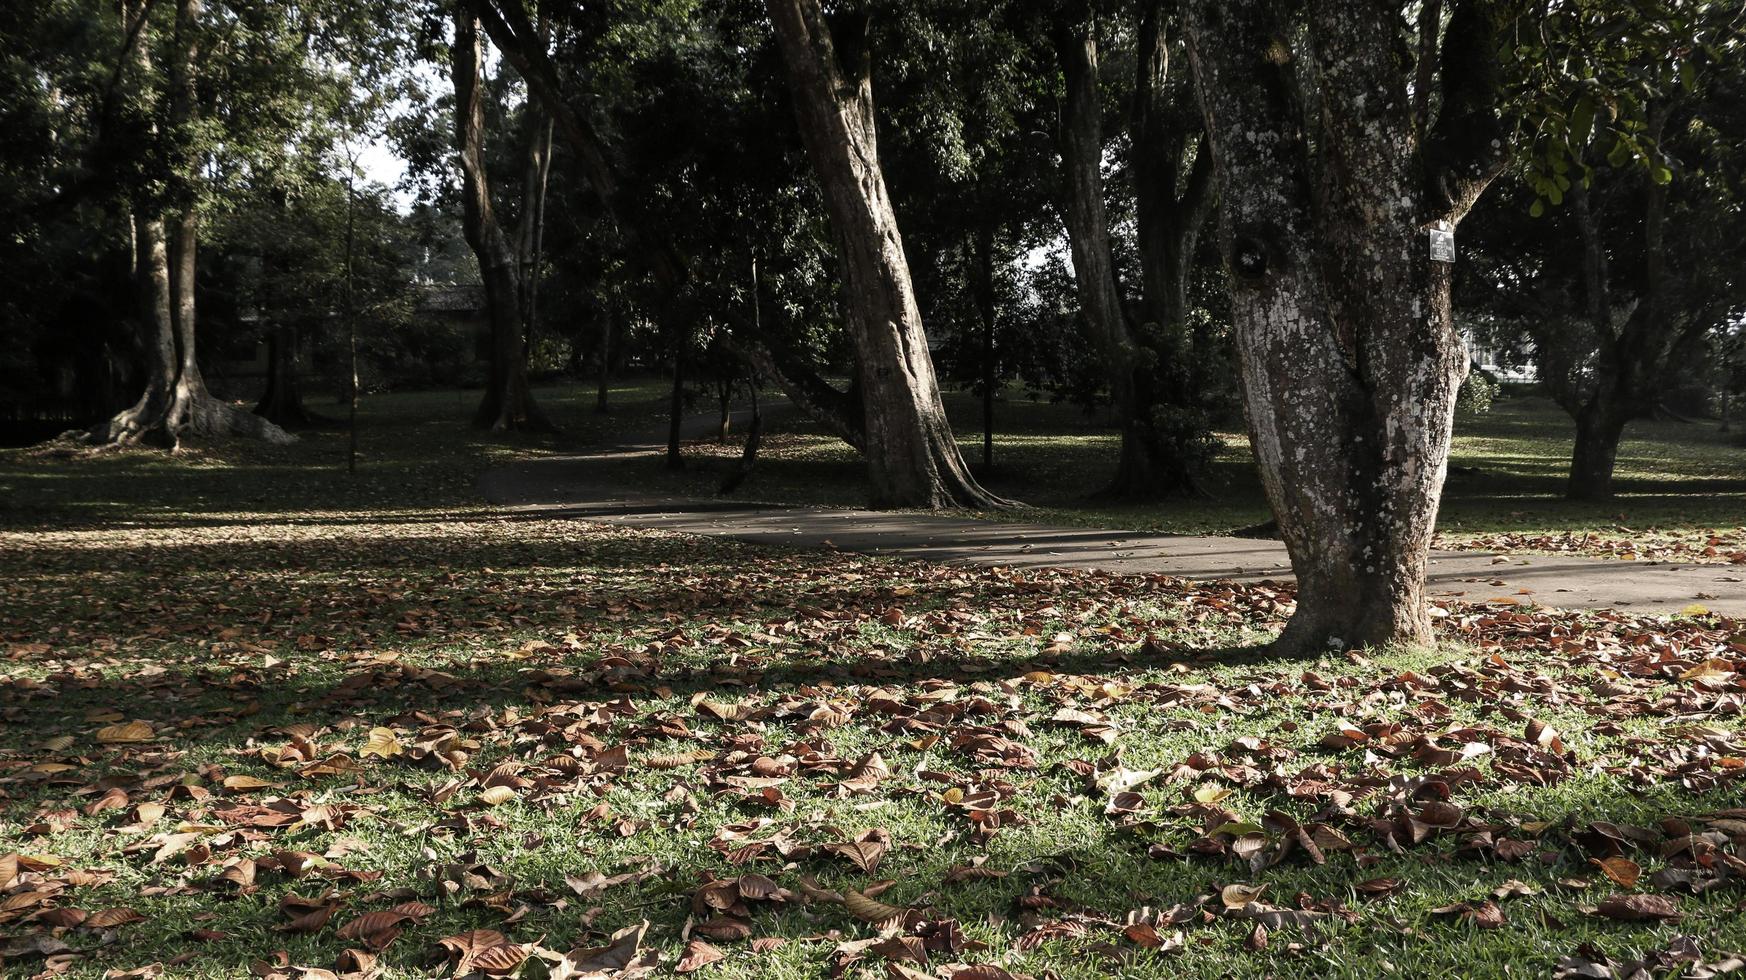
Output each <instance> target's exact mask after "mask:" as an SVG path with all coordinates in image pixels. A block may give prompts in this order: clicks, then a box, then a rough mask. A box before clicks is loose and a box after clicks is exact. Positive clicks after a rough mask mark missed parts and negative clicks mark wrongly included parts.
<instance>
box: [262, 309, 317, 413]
mask: <svg viewBox="0 0 1746 980" xmlns="http://www.w3.org/2000/svg"><path fill="white" fill-rule="evenodd" d="M255 414H256V415H259V416H260V417H262V418H264V419H266V420H267V421H269V422H271V423H273V424H274V425H277V426H280V427H281V428H292V427H296V426H307V425H313V424H315V423H316V421H317V419H316V418H315V416H314V415H313V414H312V413H311V412H310V411H309V410H308V409H307V408H305V407H304V405H303V383H302V379H301V378H300V377H299V376H298V370H297V328H295V327H292V326H289V325H285V324H279V325H277V326H275V327H274V328H273V330H272V332H271V333H269V334H268V335H267V390H266V391H265V392H264V393H263V394H262V395H261V401H260V404H258V405H256V406H255Z"/></svg>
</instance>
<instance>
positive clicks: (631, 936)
mask: <svg viewBox="0 0 1746 980" xmlns="http://www.w3.org/2000/svg"><path fill="white" fill-rule="evenodd" d="M648 930H649V920H647V919H644V920H643V921H641V922H638V923H636V924H635V925H629V926H625V927H624V928H623V929H620V930H619V931H617V932H615V933H613V934H612V940H611V941H610V942H609V943H607V945H605V946H599V947H594V948H590V949H584V948H582V947H577V948H576V949H572V950H570V951H569V952H568V953H565V954H564V963H563V965H564V966H565V967H566V968H568V969H570V970H571V971H573V972H575V973H582V974H588V973H608V972H611V971H614V970H623V969H625V968H626V967H628V966H630V965H631V964H632V963H635V962H637V961H638V959H639V957H640V956H641V955H642V943H643V933H645V932H648ZM651 952H653V951H651Z"/></svg>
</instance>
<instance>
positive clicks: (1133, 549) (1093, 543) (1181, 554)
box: [479, 418, 1746, 617]
mask: <svg viewBox="0 0 1746 980" xmlns="http://www.w3.org/2000/svg"><path fill="white" fill-rule="evenodd" d="M711 421H712V420H710V419H707V418H700V419H698V420H697V421H696V422H693V423H691V424H690V426H689V427H690V428H694V429H695V430H696V431H702V426H701V425H700V424H698V423H706V422H711ZM664 451H665V443H664V439H663V442H662V443H661V444H660V445H651V444H636V445H624V446H617V447H612V448H610V449H603V450H600V451H597V452H592V453H588V454H585V455H578V456H559V457H550V458H546V459H539V460H530V461H526V462H521V463H516V464H513V465H510V466H506V467H501V468H498V469H494V470H491V471H489V472H487V473H485V474H484V475H483V476H482V477H481V478H480V481H479V484H480V490H481V492H483V493H484V495H485V497H486V499H487V500H489V501H491V502H492V503H493V504H496V505H499V506H500V507H502V508H504V509H507V510H510V511H514V512H519V513H538V514H546V515H552V516H564V517H575V518H579V519H583V520H590V521H599V522H602V523H609V524H626V525H633V526H636V527H653V528H666V529H670V530H675V531H689V532H692V533H697V534H710V535H719V536H722V537H729V538H735V539H738V540H742V541H752V542H757V543H761V544H773V545H780V546H785V547H790V548H838V549H842V550H845V551H856V552H862V553H866V554H886V555H902V556H904V557H909V558H922V559H927V560H930V561H942V562H968V563H974V564H981V565H1007V566H1018V567H1056V568H1087V569H1103V570H1107V571H1110V572H1117V573H1146V574H1153V573H1161V574H1165V575H1176V576H1181V577H1184V578H1192V579H1208V580H1212V579H1231V580H1235V581H1240V582H1247V581H1262V580H1266V579H1273V580H1286V579H1290V578H1291V566H1290V562H1289V561H1288V560H1287V558H1286V553H1285V546H1284V545H1282V544H1280V543H1279V542H1277V541H1255V540H1248V539H1244V538H1229V537H1191V536H1185V535H1170V534H1136V533H1126V532H1121V531H1109V530H1097V529H1089V528H1077V527H1051V526H1047V525H1042V524H1028V523H1012V522H1008V521H992V520H982V519H977V518H973V517H960V516H954V515H947V514H925V513H911V512H897V513H893V512H888V511H868V510H848V509H839V508H827V507H788V506H781V505H776V504H757V503H747V502H742V501H724V500H698V499H694V498H682V497H673V496H666V495H662V494H658V493H648V492H644V491H639V490H636V489H634V488H627V487H624V486H608V485H606V484H605V483H604V482H603V472H602V471H603V470H605V469H607V468H608V467H609V466H610V465H611V464H613V463H618V464H622V463H623V462H625V461H626V460H628V459H631V458H633V457H637V456H648V455H651V454H655V453H660V452H664ZM753 481H754V483H755V481H756V476H754V477H753ZM1429 579H1430V591H1431V593H1432V594H1433V595H1436V596H1448V597H1457V598H1464V599H1468V600H1474V601H1484V600H1488V599H1492V598H1494V597H1501V596H1512V597H1515V598H1516V599H1518V600H1521V601H1526V600H1529V599H1531V600H1532V601H1533V602H1536V603H1538V604H1540V605H1544V606H1555V607H1561V608H1569V609H1593V608H1601V607H1609V606H1616V607H1621V608H1626V609H1630V610H1632V611H1639V612H1677V611H1679V610H1680V609H1683V608H1684V607H1686V606H1687V605H1690V604H1692V603H1700V604H1702V605H1703V606H1705V607H1707V608H1709V609H1711V610H1713V611H1715V612H1718V613H1722V614H1724V615H1728V616H1736V617H1746V569H1742V568H1738V567H1734V566H1727V565H1696V564H1677V563H1671V562H1627V561H1609V560H1605V559H1598V558H1581V557H1575V556H1552V557H1549V556H1539V555H1521V556H1513V557H1507V558H1506V557H1501V556H1498V555H1494V554H1491V553H1488V552H1478V551H1439V552H1436V553H1434V554H1433V555H1432V556H1431V567H1430V573H1429ZM1522 590H1531V591H1529V592H1528V593H1525V594H1524V593H1523V592H1522Z"/></svg>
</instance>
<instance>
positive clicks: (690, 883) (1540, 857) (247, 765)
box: [0, 518, 1746, 978]
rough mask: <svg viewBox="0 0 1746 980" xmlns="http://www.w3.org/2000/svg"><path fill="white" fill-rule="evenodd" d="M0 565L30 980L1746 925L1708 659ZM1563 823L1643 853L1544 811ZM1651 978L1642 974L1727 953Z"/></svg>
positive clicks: (434, 559)
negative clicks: (1416, 650) (1105, 865)
mask: <svg viewBox="0 0 1746 980" xmlns="http://www.w3.org/2000/svg"><path fill="white" fill-rule="evenodd" d="M20 542H21V543H22V545H23V549H22V550H23V551H25V552H28V554H29V558H30V560H31V561H32V562H33V571H32V573H31V574H15V575H13V576H11V578H10V581H9V583H8V585H7V586H6V589H7V598H8V599H9V600H10V601H9V602H8V604H7V607H6V612H5V613H4V618H3V619H0V640H3V642H4V643H5V644H6V646H4V647H3V648H0V649H4V650H5V653H6V656H7V664H8V671H7V674H6V676H5V679H4V682H5V685H6V697H5V702H4V706H3V707H0V720H4V721H5V723H6V725H7V728H6V730H5V732H4V733H0V794H4V797H3V798H4V799H5V800H6V803H7V818H6V821H5V823H4V824H0V842H3V846H5V847H6V851H7V853H6V854H5V856H4V857H0V936H3V937H4V938H3V939H0V956H4V957H5V958H6V959H5V962H6V964H7V965H6V969H7V970H9V971H18V972H20V973H21V975H31V974H32V973H38V972H40V973H45V974H49V975H54V974H57V973H72V974H90V975H96V974H97V973H100V972H102V971H104V970H108V969H117V970H120V969H148V968H149V967H150V966H152V965H154V964H155V965H158V966H160V967H161V968H163V969H177V968H184V969H204V970H206V972H207V973H210V974H214V975H223V974H224V973H225V972H226V971H227V970H229V969H231V968H233V967H235V968H239V969H247V970H249V971H251V972H253V973H254V974H255V975H257V976H262V977H266V976H285V977H287V978H291V977H313V976H322V975H329V974H331V975H335V976H341V977H357V976H372V975H376V974H378V973H382V972H388V973H393V974H396V975H399V974H413V975H417V974H424V973H429V972H439V973H455V974H464V975H476V976H506V975H516V976H571V977H584V976H602V977H607V976H636V975H644V974H647V973H649V972H651V971H653V970H654V969H655V968H656V967H657V965H661V964H664V965H665V966H667V967H672V968H675V969H677V968H680V967H683V968H684V969H685V970H686V971H687V972H691V971H695V972H698V973H700V974H705V975H707V974H710V973H713V972H721V971H738V975H750V976H756V975H759V973H760V972H761V971H760V968H759V966H758V963H759V962H760V960H761V959H765V958H773V960H779V961H781V962H784V963H800V962H804V963H812V964H816V965H821V966H824V967H825V968H827V969H830V970H834V971H836V972H839V973H848V974H853V973H855V972H857V971H861V972H868V971H873V972H878V971H885V972H887V973H888V974H889V975H892V976H902V977H909V976H927V977H970V978H974V977H1000V976H1011V977H1023V976H1027V975H1028V976H1044V975H1048V974H1049V973H1051V972H1052V971H1053V972H1063V973H1069V974H1070V973H1071V972H1072V971H1073V970H1074V969H1075V968H1076V966H1075V964H1076V963H1077V964H1080V965H1081V966H1080V967H1079V968H1083V965H1084V964H1105V965H1106V966H1107V967H1108V968H1113V964H1117V963H1123V962H1128V961H1134V962H1139V960H1138V959H1137V958H1142V957H1156V956H1187V957H1199V956H1212V955H1218V956H1237V957H1248V958H1251V959H1255V960H1257V961H1260V962H1267V963H1271V964H1274V965H1275V966H1276V967H1278V966H1280V965H1284V964H1290V963H1293V962H1301V963H1302V964H1304V968H1305V969H1306V970H1308V971H1310V972H1313V964H1314V963H1315V962H1316V957H1318V956H1319V955H1321V951H1323V950H1326V949H1328V948H1330V945H1331V944H1335V943H1338V942H1340V938H1339V937H1340V935H1341V934H1342V931H1343V930H1345V929H1348V928H1363V929H1367V930H1380V931H1381V933H1382V934H1386V935H1390V936H1392V937H1393V938H1392V939H1390V940H1389V942H1390V943H1392V944H1393V945H1394V947H1395V948H1396V949H1397V950H1399V949H1401V948H1405V947H1402V945H1401V944H1403V943H1404V944H1408V946H1410V945H1411V944H1413V943H1425V942H1434V941H1438V940H1436V939H1435V938H1434V937H1437V936H1440V935H1446V934H1453V933H1452V932H1451V931H1452V930H1453V931H1461V930H1474V929H1478V930H1483V931H1485V932H1486V933H1490V934H1497V935H1502V936H1507V935H1508V934H1509V933H1510V932H1511V930H1515V929H1535V930H1538V929H1544V928H1551V929H1553V932H1554V933H1556V932H1558V931H1560V930H1567V931H1570V932H1571V933H1572V934H1573V938H1572V940H1571V941H1570V942H1569V943H1568V944H1567V945H1566V947H1565V948H1567V949H1568V950H1569V955H1568V956H1567V957H1565V959H1564V960H1562V961H1559V962H1557V963H1554V962H1550V961H1547V962H1543V963H1541V964H1540V966H1541V967H1542V968H1543V969H1545V970H1547V971H1551V970H1553V969H1561V970H1570V971H1580V970H1582V969H1600V968H1605V969H1617V968H1618V966H1619V965H1621V964H1624V965H1628V964H1629V963H1630V962H1631V960H1630V959H1629V956H1637V957H1638V960H1639V961H1640V962H1648V961H1647V960H1642V955H1643V954H1640V953H1630V954H1627V949H1632V948H1634V949H1644V948H1649V947H1648V946H1647V945H1645V944H1644V941H1643V939H1640V938H1636V937H1637V936H1638V933H1634V932H1630V931H1629V930H1643V929H1656V930H1671V929H1689V930H1691V933H1690V936H1697V935H1703V931H1702V929H1701V928H1699V927H1698V926H1697V925H1694V923H1705V922H1708V923H1715V922H1717V921H1718V918H1717V917H1718V916H1721V917H1724V918H1725V917H1726V916H1728V915H1731V914H1735V913H1733V912H1731V911H1730V910H1731V909H1735V908H1737V907H1738V906H1739V905H1740V903H1741V901H1742V898H1743V897H1746V894H1743V893H1746V889H1742V887H1741V886H1742V882H1746V860H1743V857H1742V842H1743V841H1746V809H1740V808H1739V807H1738V803H1737V801H1738V800H1739V799H1740V798H1741V794H1740V786H1741V779H1742V775H1741V774H1742V772H1746V749H1743V748H1742V745H1741V737H1740V735H1739V734H1738V723H1739V717H1740V713H1741V706H1742V703H1743V700H1746V681H1743V680H1742V674H1741V671H1740V668H1741V664H1742V662H1743V661H1746V636H1743V635H1742V634H1741V633H1740V632H1739V630H1740V627H1739V625H1738V624H1736V623H1734V622H1732V621H1729V620H1726V619H1724V618H1721V617H1717V616H1712V615H1703V616H1698V617H1694V618H1688V619H1674V620H1668V619H1657V618H1653V617H1647V616H1641V615H1635V614H1626V613H1618V612H1605V611H1603V612H1598V613H1584V614H1563V613H1554V612H1549V611H1545V610H1530V609H1525V608H1521V607H1516V606H1504V605H1493V604H1484V605H1473V606H1452V607H1450V608H1448V609H1447V610H1445V611H1446V612H1447V613H1448V615H1446V616H1443V617H1442V618H1441V619H1440V624H1441V627H1440V628H1441V630H1442V633H1443V636H1444V637H1445V638H1446V639H1447V640H1448V641H1450V642H1451V643H1452V644H1456V646H1455V647H1454V648H1453V650H1452V651H1451V652H1448V653H1445V654H1437V655H1428V654H1422V653H1421V654H1412V653H1410V652H1409V653H1402V654H1388V653H1383V654H1370V653H1365V654H1361V653H1356V652H1352V653H1341V652H1339V651H1331V652H1330V653H1329V655H1328V656H1326V657H1323V658H1320V659H1319V660H1315V661H1308V662H1302V663H1284V662H1273V661H1268V660H1266V659H1265V658H1256V657H1254V656H1252V655H1249V654H1244V653H1242V652H1240V651H1239V652H1237V653H1235V654H1231V655H1229V656H1221V655H1215V654H1202V653H1196V652H1195V651H1196V650H1197V649H1205V648H1217V647H1227V646H1234V645H1238V644H1241V643H1244V642H1255V641H1259V640H1261V639H1264V638H1265V636H1266V634H1267V632H1268V631H1269V630H1272V629H1276V628H1277V627H1278V626H1279V625H1280V623H1281V622H1282V621H1283V619H1284V618H1285V617H1286V616H1288V615H1289V613H1290V611H1291V606H1292V595H1291V592H1290V590H1289V589H1288V588H1285V587H1279V586H1272V585H1255V586H1238V585H1231V584H1226V583H1213V584H1200V585H1196V584H1191V583H1186V582H1182V581H1179V580H1172V579H1166V578H1161V577H1144V576H1130V577H1123V576H1112V575H1105V574H1095V573H1083V572H1066V571H1051V570H1039V571H1031V570H1027V571H1018V570H1012V569H964V568H955V567H944V566H935V565H927V564H921V563H913V562H892V561H882V560H877V559H869V558H862V557H856V556H850V555H840V554H820V555H797V554H783V553H776V552H764V551H757V550H754V549H749V548H744V547H740V546H734V545H728V544H724V543H721V542H705V541H701V540H697V539H690V538H679V537H675V536H672V535H663V534H658V533H654V532H634V531H627V530H624V529H606V528H599V527H590V526H586V525H579V524H571V523H565V522H557V521H537V520H529V521H498V520H490V519H478V518H472V519H468V518H452V519H438V520H433V521H430V522H425V523H420V524H418V525H414V526H403V525H371V524H368V523H363V524H352V525H339V526H324V525H320V524H307V525H262V526H259V527H256V528H252V529H248V530H246V531H240V532H239V529H237V528H226V529H223V530H222V531H221V532H220V531H214V530H212V529H207V528H198V527H197V528H170V529H164V530H108V531H96V530H92V531H82V532H65V533H49V534H40V535H21V536H18V538H17V539H15V540H14V542H12V543H20ZM10 560H12V559H0V561H10ZM88 593H90V594H99V595H103V596H105V597H106V599H107V601H106V602H102V603H95V604H94V603H89V602H86V601H83V597H84V596H85V595H86V594H88ZM894 609H901V613H899V614H895V615H894V614H893V613H892V610H894ZM1597 780H1598V781H1602V782H1604V783H1605V784H1606V785H1608V786H1612V787H1617V788H1618V789H1619V790H1620V791H1623V792H1626V793H1632V794H1637V795H1638V796H1639V798H1640V800H1641V801H1642V802H1641V804H1640V805H1638V806H1635V807H1633V808H1631V809H1630V810H1629V811H1628V812H1629V813H1631V814H1640V815H1644V816H1637V817H1633V818H1632V819H1629V820H1626V819H1604V818H1603V817H1601V816H1591V815H1585V814H1582V813H1578V812H1576V809H1577V808H1572V807H1570V806H1568V805H1566V804H1565V803H1564V802H1562V801H1563V800H1564V799H1565V798H1564V797H1563V796H1561V795H1560V794H1562V793H1567V792H1572V791H1573V790H1572V787H1575V786H1585V785H1592V784H1595V782H1596V781H1597ZM1730 799H1731V800H1734V801H1736V802H1735V805H1732V806H1730V805H1725V804H1726V803H1727V801H1728V800H1730ZM1606 816H1611V814H1610V813H1609V814H1606ZM1069 828H1071V830H1070V831H1069ZM1074 835H1077V839H1075V838H1074ZM639 854H640V857H639V856H638V855H639ZM1109 859H1119V860H1121V861H1125V862H1128V864H1126V865H1124V867H1130V868H1144V867H1147V866H1151V867H1155V868H1159V869H1161V871H1163V872H1167V875H1168V879H1169V880H1171V881H1175V882H1178V884H1177V885H1175V886H1173V887H1174V888H1175V890H1174V891H1172V892H1170V893H1150V894H1137V893H1135V891H1134V890H1133V889H1132V888H1129V887H1125V886H1124V885H1123V884H1122V883H1120V882H1119V881H1116V880H1113V879H1110V878H1109V877H1107V873H1106V872H1103V871H1100V870H1093V865H1094V864H1095V862H1096V861H1099V860H1109ZM1134 862H1139V863H1138V864H1136V863H1134ZM1414 867H1419V868H1420V870H1419V871H1418V872H1414V871H1413V870H1412V869H1413V868H1414ZM1452 868H1466V869H1470V870H1469V871H1468V872H1466V873H1467V874H1468V875H1469V876H1471V877H1475V878H1476V879H1477V880H1476V883H1475V884H1474V885H1473V886H1472V887H1471V888H1470V889H1468V890H1465V891H1464V892H1461V893H1458V894H1451V893H1450V889H1449V887H1448V886H1447V885H1443V884H1438V882H1439V881H1442V880H1443V879H1445V878H1446V877H1447V874H1448V870H1449V869H1452ZM554 869H561V870H554ZM1489 869H1497V870H1506V871H1508V872H1509V875H1508V876H1511V881H1509V882H1504V883H1502V884H1497V883H1495V882H1494V881H1486V880H1485V879H1484V878H1483V877H1482V875H1484V873H1485V872H1486V871H1487V870H1489ZM1379 871H1380V872H1383V873H1381V874H1379V873H1378V872H1379ZM1145 874H1147V872H1143V871H1142V872H1140V875H1141V876H1142V877H1144V876H1145ZM1520 879H1528V880H1526V881H1524V880H1520ZM1306 882H1319V884H1316V885H1314V887H1315V888H1316V889H1317V890H1314V891H1312V890H1309V887H1306V885H1305V883H1306ZM1481 882H1483V883H1481ZM645 919H646V920H647V921H646V922H645V921H644V920H645ZM1552 922H1556V923H1557V925H1556V926H1555V927H1554V926H1552V925H1550V923H1552ZM1597 930H1598V931H1599V933H1598V934H1599V935H1601V936H1603V937H1606V936H1613V935H1615V934H1617V935H1618V936H1619V937H1620V941H1621V942H1622V943H1624V945H1613V946H1610V947H1608V948H1602V947H1600V946H1596V945H1594V941H1593V939H1592V937H1593V936H1595V935H1596V934H1597ZM1576 934H1580V935H1582V936H1585V937H1590V938H1589V939H1582V940H1578V939H1576V938H1574V936H1575V935H1576ZM1656 935H1658V936H1667V935H1672V934H1671V933H1660V932H1658V933H1656ZM1690 936H1686V937H1685V938H1684V939H1683V940H1670V941H1669V942H1668V944H1667V945H1665V946H1664V947H1661V950H1660V952H1655V953H1652V954H1649V959H1650V960H1653V961H1654V962H1656V963H1662V962H1666V963H1677V964H1680V965H1681V968H1684V969H1687V970H1688V971H1689V972H1690V973H1691V974H1692V975H1702V974H1701V973H1700V972H1699V971H1701V970H1710V971H1712V972H1715V971H1718V970H1721V969H1723V968H1725V967H1726V966H1727V965H1728V963H1729V962H1730V961H1729V959H1728V954H1729V952H1730V951H1738V949H1739V948H1740V947H1739V941H1738V938H1735V939H1733V940H1731V941H1730V940H1729V939H1727V938H1726V936H1736V937H1737V933H1727V934H1725V935H1724V937H1723V938H1722V939H1721V940H1720V941H1721V942H1722V943H1723V945H1722V946H1718V947H1717V948H1713V949H1712V948H1708V947H1709V946H1710V945H1713V943H1712V942H1711V941H1710V940H1704V941H1701V942H1700V941H1699V940H1697V939H1693V938H1690ZM1555 941H1556V940H1554V942H1555ZM1068 951H1071V952H1068ZM1397 955H1398V953H1397ZM239 956H240V957H246V962H245V961H243V960H237V959H235V957H239ZM1063 956H1065V957H1066V959H1065V960H1063V959H1062V957H1063ZM1657 957H1659V959H1657ZM1584 964H1587V965H1584ZM1608 964H1613V965H1610V966H1609V965H1608ZM1106 966H1099V967H1095V968H1094V969H1095V970H1098V971H1106ZM324 971H325V972H324ZM1106 972H1107V971H1106ZM1572 975H1601V974H1581V973H1572Z"/></svg>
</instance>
